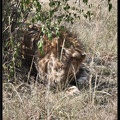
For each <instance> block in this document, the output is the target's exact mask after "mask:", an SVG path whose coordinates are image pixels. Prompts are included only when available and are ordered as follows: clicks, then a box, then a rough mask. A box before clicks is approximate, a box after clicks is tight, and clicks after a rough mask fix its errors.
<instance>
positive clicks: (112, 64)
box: [2, 0, 117, 120]
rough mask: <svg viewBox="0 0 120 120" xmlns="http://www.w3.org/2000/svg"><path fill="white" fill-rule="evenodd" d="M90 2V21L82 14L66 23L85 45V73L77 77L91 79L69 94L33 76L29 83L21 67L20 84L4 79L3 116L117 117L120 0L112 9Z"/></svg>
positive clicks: (42, 119)
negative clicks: (119, 17) (38, 81)
mask: <svg viewBox="0 0 120 120" xmlns="http://www.w3.org/2000/svg"><path fill="white" fill-rule="evenodd" d="M91 2H92V3H93V7H94V9H93V12H94V16H93V18H92V20H91V21H90V22H89V21H87V20H85V19H84V18H81V20H80V21H76V23H74V24H73V25H69V24H67V23H63V24H64V25H65V26H66V27H67V28H69V29H70V30H71V32H73V33H74V32H75V33H77V36H78V39H81V42H82V43H83V44H84V45H85V49H86V53H87V57H86V59H85V61H84V63H83V64H82V70H83V71H84V74H85V76H84V75H83V76H80V75H79V74H78V80H80V81H81V79H82V81H84V78H85V79H88V81H87V84H85V85H83V84H82V83H81V82H80V83H79V84H77V88H78V89H79V90H78V92H76V91H77V89H76V88H75V89H76V91H75V94H67V93H68V92H66V89H65V90H63V91H61V92H56V93H54V92H53V91H49V88H48V87H45V86H44V85H43V84H38V83H37V81H36V82H35V78H34V76H29V77H30V80H31V81H32V82H31V84H28V83H27V80H28V72H29V70H28V71H27V69H26V68H24V67H22V68H21V69H20V70H18V72H17V80H18V84H16V85H15V84H13V83H10V82H3V103H2V104H3V108H2V109H3V120H117V1H116V0H111V2H112V4H113V9H112V11H111V12H110V13H109V12H108V11H107V10H106V9H107V8H108V7H107V6H105V5H104V1H103V2H101V4H102V5H103V7H102V8H99V9H98V7H97V6H98V5H99V3H98V2H97V1H96V0H95V1H94V2H93V1H91ZM102 5H101V6H102ZM6 74H7V73H3V81H5V80H6V79H7V78H6V76H7V75H6ZM86 74H87V75H88V77H86ZM79 78H80V79H79ZM23 81H26V82H23ZM73 88H74V87H73ZM73 88H71V89H73ZM71 89H69V91H70V90H71ZM75 89H74V90H75Z"/></svg>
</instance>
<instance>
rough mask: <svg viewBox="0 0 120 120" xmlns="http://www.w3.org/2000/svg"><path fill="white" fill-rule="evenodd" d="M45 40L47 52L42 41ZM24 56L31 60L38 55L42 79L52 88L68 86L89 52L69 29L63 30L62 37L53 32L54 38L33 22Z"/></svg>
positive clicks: (23, 42)
mask: <svg viewBox="0 0 120 120" xmlns="http://www.w3.org/2000/svg"><path fill="white" fill-rule="evenodd" d="M41 37H42V40H43V48H42V49H43V53H42V52H41V51H40V50H39V49H38V46H37V44H38V42H39V41H40V40H41ZM22 52H23V56H24V59H26V60H28V62H31V61H32V58H33V57H34V58H35V59H34V64H35V67H36V69H37V72H38V76H39V80H40V82H41V83H43V84H44V85H49V86H50V87H51V88H58V89H64V88H65V87H66V86H67V85H69V83H70V82H71V81H72V80H73V78H74V77H75V76H76V73H77V72H78V71H79V69H80V66H81V64H82V63H83V61H84V60H85V58H86V53H85V52H84V50H83V48H82V44H81V43H80V41H79V40H78V39H77V37H76V36H75V35H74V34H72V33H71V32H69V31H68V30H67V29H65V30H62V29H61V30H60V36H59V37H58V36H57V35H55V34H54V33H53V38H52V40H49V39H48V37H47V36H46V35H45V34H43V32H42V30H41V26H40V25H36V24H34V25H30V26H29V27H28V30H27V31H26V32H25V35H24V39H23V41H22Z"/></svg>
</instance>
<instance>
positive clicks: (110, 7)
mask: <svg viewBox="0 0 120 120" xmlns="http://www.w3.org/2000/svg"><path fill="white" fill-rule="evenodd" d="M108 5H109V8H108V9H109V12H110V11H111V9H112V4H111V3H109V4H108Z"/></svg>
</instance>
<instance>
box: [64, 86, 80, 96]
mask: <svg viewBox="0 0 120 120" xmlns="http://www.w3.org/2000/svg"><path fill="white" fill-rule="evenodd" d="M65 94H66V95H67V96H69V97H71V96H78V95H79V94H80V91H79V89H78V88H77V87H76V86H71V87H69V88H68V89H67V90H66V91H65Z"/></svg>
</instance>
